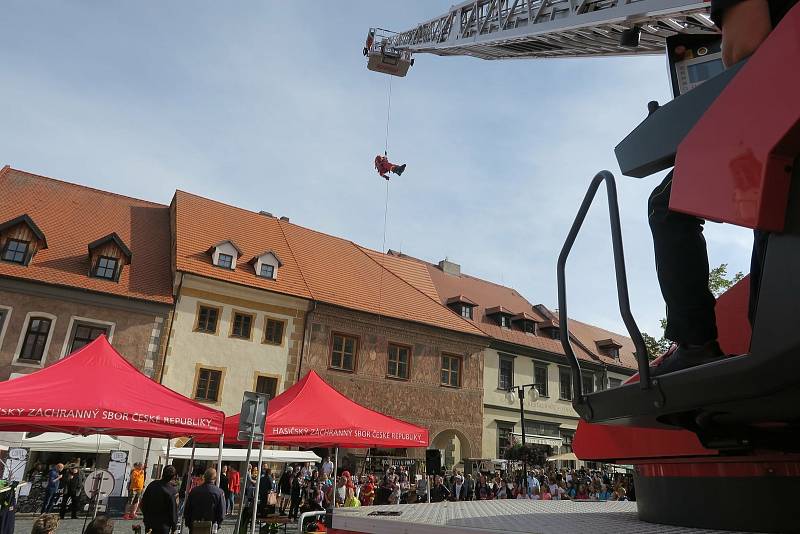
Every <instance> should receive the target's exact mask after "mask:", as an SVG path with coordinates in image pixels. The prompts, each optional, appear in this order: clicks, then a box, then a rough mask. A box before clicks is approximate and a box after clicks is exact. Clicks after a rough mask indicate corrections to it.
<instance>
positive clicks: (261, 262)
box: [249, 250, 283, 280]
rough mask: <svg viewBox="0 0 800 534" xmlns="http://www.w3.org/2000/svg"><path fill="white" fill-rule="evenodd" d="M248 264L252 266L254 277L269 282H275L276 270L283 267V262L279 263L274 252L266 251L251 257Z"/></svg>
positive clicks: (279, 260)
mask: <svg viewBox="0 0 800 534" xmlns="http://www.w3.org/2000/svg"><path fill="white" fill-rule="evenodd" d="M249 263H250V264H251V265H252V266H253V270H254V271H255V273H256V276H258V277H260V278H267V279H269V280H276V279H277V278H278V269H279V268H280V267H282V266H283V262H281V259H280V258H279V257H278V254H277V253H276V252H275V251H274V250H268V251H266V252H262V253H261V254H259V255H257V256H253V258H252V259H251V260H250V262H249Z"/></svg>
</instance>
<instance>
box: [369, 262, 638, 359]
mask: <svg viewBox="0 0 800 534" xmlns="http://www.w3.org/2000/svg"><path fill="white" fill-rule="evenodd" d="M376 254H377V253H376ZM387 258H388V259H390V260H391V261H387V263H386V266H387V268H389V269H399V270H397V271H395V272H396V273H397V274H398V275H400V276H403V274H402V273H404V272H409V271H412V270H413V271H414V272H418V270H419V266H423V267H425V269H426V270H427V272H428V274H429V276H430V280H431V283H432V284H433V286H434V288H435V289H436V290H437V293H438V298H439V301H440V302H441V303H442V304H443V305H446V304H447V300H448V299H449V298H450V297H452V295H462V294H463V295H469V297H470V298H471V299H472V300H473V301H475V302H476V303H477V306H476V307H475V308H474V310H473V317H474V320H472V321H471V322H472V323H473V324H474V325H475V326H477V327H478V328H479V329H480V330H481V331H482V332H484V333H485V334H486V335H487V336H489V337H491V338H493V339H497V340H499V341H505V342H508V343H513V344H516V345H522V346H526V347H531V348H535V349H539V350H543V351H547V352H551V353H554V354H560V355H564V350H563V348H562V347H561V342H560V341H559V340H557V339H550V338H549V337H545V336H536V335H532V334H528V333H526V332H523V331H520V330H512V329H509V328H502V327H501V326H500V325H498V324H497V322H496V321H495V320H494V319H493V318H492V317H487V313H488V314H490V315H491V313H492V312H496V311H497V309H496V308H498V307H499V308H502V309H503V311H506V312H509V313H513V314H515V315H517V314H524V315H525V316H526V318H529V319H531V320H534V321H537V322H540V323H545V324H550V323H551V322H552V320H551V317H549V316H550V315H553V314H552V312H550V311H549V310H546V309H544V310H542V311H540V310H537V309H536V307H534V306H533V305H532V304H531V303H530V302H528V300H527V299H525V298H524V297H523V296H522V295H520V294H519V293H518V292H517V291H516V290H514V289H512V288H510V287H506V286H502V285H499V284H495V283H493V282H489V281H487V280H482V279H480V278H476V277H473V276H470V275H466V274H463V273H462V274H461V275H452V274H447V273H444V272H443V271H442V270H441V269H439V268H438V267H437V266H436V265H433V264H431V263H428V262H425V261H423V260H419V259H417V258H412V257H410V256H405V255H398V254H397V253H393V254H390V255H387ZM414 265H416V267H413V266H414ZM417 276H418V277H419V275H417ZM425 283H426V284H427V282H425ZM487 304H488V306H487ZM540 306H541V305H540ZM543 312H546V313H543ZM454 315H458V314H455V313H454ZM555 324H556V325H557V322H555ZM576 326H577V327H576ZM570 333H571V334H572V336H573V340H574V341H575V342H574V343H573V350H574V351H575V354H576V355H577V357H578V358H579V359H581V360H584V361H591V362H594V363H605V364H608V365H617V366H621V367H627V368H631V369H633V368H635V367H636V359H635V358H634V357H633V351H632V346H633V343H632V342H631V341H630V340H629V339H628V338H627V337H625V336H620V335H619V334H613V335H612V334H611V333H609V332H607V331H605V330H602V329H600V328H596V327H591V326H590V325H586V324H585V323H579V322H578V321H572V320H570ZM593 336H594V337H593ZM609 337H613V338H614V339H615V340H618V341H619V342H620V343H621V344H622V345H623V348H622V349H620V361H617V360H614V359H613V358H610V357H607V356H605V355H603V354H601V353H600V352H599V350H597V348H596V345H595V341H596V340H601V339H608V338H609ZM629 347H631V350H630V351H629Z"/></svg>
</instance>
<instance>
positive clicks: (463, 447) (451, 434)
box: [430, 429, 472, 470]
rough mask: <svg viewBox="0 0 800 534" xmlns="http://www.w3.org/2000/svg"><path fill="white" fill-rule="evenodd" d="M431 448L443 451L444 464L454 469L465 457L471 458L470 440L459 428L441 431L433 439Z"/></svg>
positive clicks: (446, 467)
mask: <svg viewBox="0 0 800 534" xmlns="http://www.w3.org/2000/svg"><path fill="white" fill-rule="evenodd" d="M430 448H431V449H439V450H441V451H442V464H443V465H444V467H445V469H448V470H450V469H452V468H453V466H454V465H456V464H458V463H459V462H460V461H461V460H463V459H464V458H471V452H472V451H471V450H470V445H469V440H468V439H467V437H466V436H465V435H464V434H462V433H461V432H459V431H458V430H454V429H448V430H443V431H441V432H439V433H438V434H437V435H436V437H435V438H433V440H432V441H431V447H430Z"/></svg>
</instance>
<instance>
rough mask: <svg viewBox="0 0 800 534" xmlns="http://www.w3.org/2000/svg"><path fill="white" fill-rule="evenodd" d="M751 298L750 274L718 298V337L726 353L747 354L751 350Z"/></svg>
mask: <svg viewBox="0 0 800 534" xmlns="http://www.w3.org/2000/svg"><path fill="white" fill-rule="evenodd" d="M749 298H750V276H746V277H744V278H743V279H742V280H741V281H740V282H739V283H737V284H736V285H734V286H733V287H732V288H730V289H729V290H727V291H726V292H725V293H723V294H722V295H720V296H719V298H718V299H717V308H716V312H717V331H718V332H719V338H718V339H719V344H720V346H721V347H722V350H723V352H725V353H726V354H745V353H747V352H749V350H750V336H751V335H752V329H751V328H750V321H749V320H748V319H747V306H748V302H749Z"/></svg>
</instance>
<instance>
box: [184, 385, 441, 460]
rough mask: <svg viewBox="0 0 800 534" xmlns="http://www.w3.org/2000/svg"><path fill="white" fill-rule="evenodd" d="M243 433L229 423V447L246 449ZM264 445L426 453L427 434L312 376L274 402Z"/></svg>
mask: <svg viewBox="0 0 800 534" xmlns="http://www.w3.org/2000/svg"><path fill="white" fill-rule="evenodd" d="M238 430H239V415H238V414H237V415H232V416H230V417H228V418H226V419H225V441H226V442H238V443H241V442H239V441H238V439H237V434H238ZM197 439H198V441H204V442H212V441H215V440H216V438H215V437H214V436H202V437H198V438H197ZM264 441H265V442H267V443H270V444H278V445H295V446H298V447H306V448H311V447H349V448H362V449H365V448H370V447H427V446H428V430H427V429H426V428H422V427H419V426H416V425H412V424H411V423H406V422H405V421H401V420H399V419H395V418H393V417H389V416H387V415H383V414H381V413H378V412H376V411H374V410H370V409H369V408H365V407H364V406H361V405H360V404H358V403H356V402H354V401H352V400H350V399H348V398H347V397H345V396H344V395H342V394H341V393H339V392H338V391H337V390H336V389H334V388H333V387H331V386H330V385H329V384H328V383H327V382H325V381H324V380H323V379H322V377H320V376H319V375H318V374H317V373H316V372H314V371H309V372H308V374H306V376H304V377H303V378H302V379H301V380H300V381H299V382H297V383H296V384H295V385H293V386H292V387H290V388H289V389H287V390H286V391H284V392H283V393H281V394H280V395H278V396H277V397H275V398H274V399H272V400H271V401H270V403H269V408H268V410H267V424H266V432H265V434H264Z"/></svg>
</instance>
